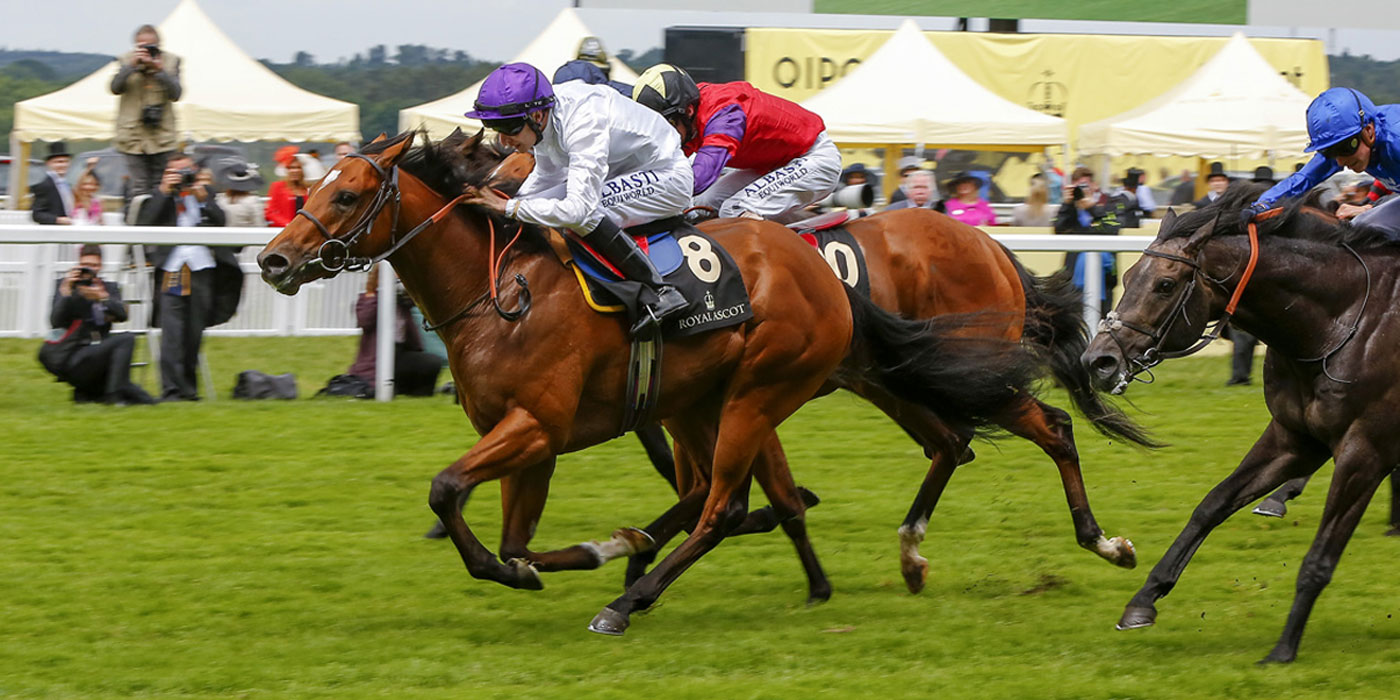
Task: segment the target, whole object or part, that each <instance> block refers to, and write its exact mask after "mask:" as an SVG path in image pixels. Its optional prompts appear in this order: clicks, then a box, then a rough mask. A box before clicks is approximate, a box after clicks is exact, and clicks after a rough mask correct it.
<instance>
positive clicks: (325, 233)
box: [292, 153, 530, 331]
mask: <svg viewBox="0 0 1400 700" xmlns="http://www.w3.org/2000/svg"><path fill="white" fill-rule="evenodd" d="M347 157H351V158H359V159H360V160H363V161H364V162H366V163H368V164H369V167H371V168H373V169H374V172H375V174H377V175H378V176H379V189H378V190H376V191H375V193H374V198H373V199H371V200H370V202H369V206H368V207H367V208H366V209H365V210H364V213H363V214H361V215H360V217H359V218H358V219H356V220H355V223H354V225H352V226H351V227H350V230H349V231H348V232H346V233H344V234H342V235H340V236H335V235H333V234H332V233H331V231H330V229H329V228H328V227H327V226H326V225H325V224H324V223H322V221H321V220H320V219H318V218H316V215H315V214H312V213H311V212H309V211H307V210H306V209H305V208H302V209H298V210H297V213H296V214H295V215H294V216H293V217H292V218H296V217H297V216H304V217H306V219H307V220H308V221H310V222H311V223H312V224H313V225H315V226H316V230H317V231H320V232H321V237H322V238H324V239H325V241H324V242H322V243H321V246H320V248H318V249H317V250H316V257H315V258H313V259H311V260H308V261H307V262H306V263H304V264H303V265H304V266H306V265H320V266H321V269H323V270H325V271H326V272H328V273H330V274H332V275H335V274H339V273H340V272H341V271H344V270H349V271H351V272H358V271H361V270H368V269H370V268H371V267H373V266H374V265H375V264H377V263H379V262H381V261H383V260H387V259H388V258H389V256H391V255H393V254H394V253H396V252H398V250H399V249H400V248H403V247H404V246H405V245H407V244H408V242H409V241H411V240H413V239H414V238H415V237H416V236H417V235H418V234H420V233H422V232H423V231H426V230H427V229H428V227H430V226H432V225H433V224H436V223H438V222H439V221H442V219H443V218H444V217H446V216H447V214H448V212H450V211H452V208H453V207H455V206H457V205H458V204H460V203H461V202H462V200H464V199H466V197H467V194H466V193H465V192H464V193H462V194H459V195H457V196H456V197H454V198H453V199H452V200H451V201H449V202H448V203H447V204H444V205H443V206H442V208H441V209H438V210H437V211H436V212H434V213H433V215H432V216H429V217H428V218H426V219H424V220H423V221H422V222H421V223H419V224H418V225H417V226H414V227H413V228H412V229H409V231H408V233H405V234H404V235H403V236H402V237H399V235H398V231H399V207H400V204H401V203H402V200H403V193H402V192H401V191H400V190H399V166H398V165H391V166H389V169H388V170H385V169H384V168H383V167H381V166H380V165H379V164H378V163H376V162H374V159H372V158H370V157H369V156H366V155H364V154H363V153H350V154H347ZM390 203H392V204H393V213H392V214H391V215H390V219H389V241H390V245H389V247H388V248H386V249H385V250H384V251H383V252H381V253H379V254H377V255H373V256H369V257H356V256H352V255H350V247H351V246H353V245H355V243H356V242H357V241H359V239H360V237H361V236H364V235H365V234H367V233H369V232H370V230H371V229H373V228H374V224H375V222H376V221H378V220H379V215H380V214H382V213H384V207H386V206H388V205H389V204H390ZM488 224H489V226H490V230H491V247H490V253H489V258H490V260H489V261H488V262H489V272H488V276H489V280H488V282H489V285H488V289H487V291H486V292H485V293H484V294H482V295H481V296H480V297H478V298H477V299H475V300H473V301H472V302H471V303H470V304H468V305H467V307H466V308H465V309H462V310H461V311H459V312H457V313H456V314H453V315H452V316H450V317H449V318H448V319H447V320H445V321H443V322H441V323H438V324H429V323H428V322H427V320H426V319H425V320H424V322H423V328H424V330H428V331H434V330H437V329H439V328H441V327H443V326H445V325H447V324H449V323H452V322H454V321H457V320H458V319H461V318H463V317H464V316H466V315H468V312H470V311H471V310H472V309H473V308H475V307H476V306H477V305H479V304H481V303H482V302H484V301H486V300H487V299H490V300H491V302H492V303H493V304H494V305H495V308H496V313H498V314H499V315H500V316H501V318H504V319H505V320H507V321H515V320H517V319H519V318H520V317H521V316H522V315H524V314H525V312H526V311H529V310H530V286H529V284H528V283H527V282H526V281H525V277H524V276H523V275H519V274H517V275H516V276H515V282H516V284H517V285H519V286H520V306H519V308H517V309H516V310H514V311H508V310H506V309H505V308H504V307H502V306H501V302H500V299H499V294H498V292H497V286H498V283H497V276H498V275H497V270H498V268H499V265H500V262H501V260H503V259H504V258H505V255H506V251H508V250H510V247H511V246H512V245H513V244H514V243H515V242H516V240H518V239H519V238H520V233H521V231H522V230H523V227H519V226H517V228H516V232H515V237H514V238H512V239H511V240H510V242H509V243H507V244H506V245H505V246H504V247H503V248H501V254H500V256H499V257H497V256H496V254H495V249H496V226H495V222H493V221H490V219H489V217H488Z"/></svg>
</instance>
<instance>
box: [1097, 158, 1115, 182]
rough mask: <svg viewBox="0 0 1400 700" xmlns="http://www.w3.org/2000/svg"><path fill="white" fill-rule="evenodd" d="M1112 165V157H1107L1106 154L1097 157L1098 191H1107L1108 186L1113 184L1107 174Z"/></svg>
mask: <svg viewBox="0 0 1400 700" xmlns="http://www.w3.org/2000/svg"><path fill="white" fill-rule="evenodd" d="M1112 165H1113V158H1112V156H1110V155H1108V154H1107V153H1105V154H1103V155H1101V156H1099V189H1102V190H1107V189H1108V188H1109V186H1110V184H1111V183H1112V182H1113V178H1112V177H1111V176H1110V175H1109V173H1108V169H1109V168H1110V167H1111V166H1112Z"/></svg>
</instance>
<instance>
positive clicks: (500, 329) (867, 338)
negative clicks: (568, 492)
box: [258, 132, 1030, 634]
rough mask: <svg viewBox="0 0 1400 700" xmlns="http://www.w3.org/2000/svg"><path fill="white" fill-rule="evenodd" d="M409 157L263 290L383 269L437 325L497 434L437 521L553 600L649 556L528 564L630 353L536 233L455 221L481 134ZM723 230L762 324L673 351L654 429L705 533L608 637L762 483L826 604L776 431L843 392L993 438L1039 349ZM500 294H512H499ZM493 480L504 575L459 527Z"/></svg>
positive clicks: (491, 432)
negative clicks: (676, 453)
mask: <svg viewBox="0 0 1400 700" xmlns="http://www.w3.org/2000/svg"><path fill="white" fill-rule="evenodd" d="M413 141H414V134H413V133H411V132H410V133H406V134H401V135H400V136H398V137H396V138H393V139H387V140H376V141H375V142H374V143H372V144H370V145H369V146H368V147H366V149H365V153H364V154H363V155H361V154H357V155H356V156H355V157H351V158H347V159H345V160H343V161H342V162H341V163H340V164H339V165H337V166H336V167H335V168H333V169H332V171H331V172H330V173H328V174H327V176H326V178H324V179H323V180H322V181H321V184H319V185H318V186H317V188H316V189H314V190H313V191H312V192H311V194H310V197H309V199H308V201H307V203H306V207H305V209H304V210H303V211H302V212H300V213H299V214H300V215H299V216H298V218H296V219H295V220H294V221H293V222H292V223H291V224H289V225H288V226H287V227H286V228H285V229H284V230H283V231H282V232H281V233H280V234H278V236H277V237H276V238H275V239H273V241H272V242H271V243H269V244H268V245H267V247H266V248H265V249H264V250H263V252H262V253H261V254H260V255H259V256H258V262H259V265H260V266H261V267H262V270H263V278H264V279H265V280H266V281H267V282H268V283H269V284H271V285H272V286H274V287H275V288H277V289H278V290H279V291H281V292H283V293H285V294H295V293H296V291H297V290H298V289H299V288H300V287H301V285H302V284H304V283H306V282H308V281H310V280H315V279H320V278H325V277H329V276H333V275H334V274H336V272H338V271H339V270H340V269H342V268H343V267H345V266H346V264H347V261H349V262H350V263H352V264H355V265H364V264H369V263H370V262H371V260H372V259H387V260H388V261H389V262H390V263H391V264H393V265H394V267H395V269H396V271H397V272H398V274H399V277H400V278H401V279H402V280H403V282H404V286H405V288H406V289H407V290H408V292H409V293H410V294H411V295H412V296H413V297H414V299H415V300H416V301H417V302H418V305H419V306H420V308H422V309H423V311H424V315H425V316H426V318H427V319H429V321H430V322H432V323H434V324H440V325H441V326H442V329H441V330H440V331H439V333H440V334H441V335H442V337H443V340H444V341H445V343H446V345H447V347H448V349H449V357H450V359H449V362H450V367H451V369H452V374H453V379H454V380H455V382H456V385H457V390H458V394H459V397H460V399H461V403H462V406H463V408H464V410H465V411H466V412H467V415H468V417H469V418H470V419H471V421H472V424H473V426H474V427H475V428H476V429H477V431H478V432H479V433H481V434H482V438H481V439H480V440H479V441H478V442H477V443H476V444H475V445H474V446H473V447H472V448H471V449H470V450H469V451H468V452H467V453H466V454H465V455H463V456H462V457H461V458H460V459H458V460H457V461H456V462H455V463H453V464H452V465H451V466H449V467H447V468H446V469H444V470H443V471H442V472H441V473H439V474H438V476H437V477H436V478H435V479H433V484H432V489H431V492H430V495H429V505H430V506H431V507H432V509H433V512H434V513H436V514H437V516H438V518H439V519H440V520H441V521H442V522H443V523H444V525H445V526H446V528H447V530H448V534H449V537H450V538H451V539H452V541H453V543H454V544H455V545H456V547H457V549H458V551H459V552H460V554H461V556H462V559H463V561H464V563H465V564H466V567H467V570H468V571H469V572H470V573H471V575H472V576H474V577H477V578H484V579H489V580H493V581H497V582H500V583H503V584H505V585H508V586H512V587H516V588H539V587H541V582H540V579H539V575H538V573H537V572H538V571H550V570H560V569H585V568H594V567H597V566H599V565H600V564H601V563H603V562H605V561H607V560H608V559H611V558H615V557H617V556H623V555H627V554H632V553H635V552H636V551H639V550H641V549H645V548H647V547H648V546H650V543H649V541H648V540H647V538H646V537H645V535H643V534H642V533H640V532H638V531H628V530H623V531H619V532H618V533H615V534H614V536H613V538H612V539H611V540H609V541H607V542H602V543H588V544H585V545H579V546H575V547H570V548H568V549H564V550H559V551H556V552H533V551H531V550H529V549H528V543H529V540H530V538H531V535H532V534H533V532H534V529H535V525H536V524H537V523H538V520H539V517H540V514H541V512H542V510H543V508H544V503H545V498H546V496H547V493H548V485H549V480H550V476H551V474H552V472H553V470H554V467H555V458H556V455H559V454H561V453H565V452H570V451H574V450H579V449H583V448H585V447H588V446H591V445H595V444H598V443H600V442H603V441H606V440H608V439H611V438H612V437H614V436H616V435H617V434H618V432H619V430H620V426H621V425H622V421H623V412H624V411H623V408H624V388H625V384H626V382H625V379H626V376H627V371H628V362H627V357H628V347H629V341H628V339H627V337H626V335H625V330H624V328H623V325H622V324H621V323H620V322H619V321H618V320H617V319H616V318H610V317H605V316H601V315H598V314H596V313H594V312H592V311H591V310H590V309H589V308H588V306H587V305H586V302H585V300H584V298H583V296H582V295H581V294H580V293H579V290H578V287H577V284H578V283H577V280H576V278H575V276H574V275H573V274H572V273H571V272H570V271H569V270H568V269H567V268H566V267H565V266H564V265H563V264H562V263H560V261H559V260H558V259H557V258H556V257H555V256H554V255H553V253H552V252H551V251H550V250H549V247H548V245H546V244H545V243H544V239H543V235H542V234H541V232H539V231H537V230H533V229H531V228H529V227H526V228H525V229H524V230H523V231H520V233H521V234H522V235H521V238H520V244H519V245H517V246H515V247H514V248H509V247H508V246H505V244H504V241H505V240H506V237H507V235H506V231H505V230H500V229H505V228H507V225H508V224H509V225H510V226H513V225H514V224H513V222H501V221H494V220H492V219H490V218H489V217H488V216H487V215H486V214H484V213H483V212H481V211H480V210H477V209H475V208H472V207H457V208H455V209H454V208H453V204H454V203H455V202H456V201H458V200H456V199H454V196H457V195H459V193H461V192H462V190H463V187H464V186H474V185H480V184H482V183H484V181H485V177H486V175H487V173H488V171H489V170H490V169H491V168H492V167H494V166H495V165H496V163H497V161H499V159H500V154H499V153H495V152H494V151H493V150H492V149H491V148H489V147H487V146H484V145H483V144H482V143H481V135H480V134H478V135H477V136H475V137H472V138H466V137H464V136H462V135H461V134H454V135H453V137H450V138H449V139H447V140H446V141H444V142H443V143H439V144H433V143H425V144H423V145H420V146H418V147H416V148H415V147H413V146H412V143H413ZM708 233H709V234H710V235H712V236H713V237H714V238H716V239H717V240H718V241H720V242H721V243H722V244H723V245H724V247H725V248H726V249H727V250H728V251H729V253H730V254H731V255H732V256H733V258H734V259H735V261H736V262H737V264H738V265H739V267H740V268H741V270H742V274H743V279H744V283H745V285H746V286H747V288H748V292H749V295H750V303H751V307H752V309H753V317H752V318H751V319H750V320H749V321H746V322H745V323H743V324H741V325H738V326H733V327H731V328H727V329H723V330H718V331H714V332H710V333H707V334H704V335H700V336H693V337H687V338H682V339H678V340H674V341H671V342H669V343H668V346H667V348H666V353H665V354H666V364H665V367H664V368H663V373H662V380H661V385H662V391H661V396H660V401H659V405H658V408H657V410H656V413H657V416H658V417H660V418H661V420H662V422H663V424H664V425H665V426H666V428H667V430H668V431H669V432H670V433H671V435H672V436H673V437H674V438H675V440H676V442H677V444H678V445H679V446H680V452H681V454H684V455H685V456H686V459H687V461H688V463H689V465H688V470H695V471H696V472H698V473H703V474H704V476H705V483H704V484H703V485H702V484H696V485H695V486H694V488H691V489H689V490H687V491H686V493H685V494H684V496H683V497H682V502H683V503H691V502H695V501H699V502H701V503H702V504H703V506H702V510H701V513H700V517H699V521H698V524H697V525H696V526H695V528H694V530H693V531H692V533H691V534H690V536H689V537H688V538H687V539H686V540H685V541H684V542H683V543H682V544H681V545H680V546H678V547H677V548H676V549H675V550H673V551H672V552H671V553H670V554H668V555H667V556H666V558H665V559H664V560H663V561H662V562H661V563H660V564H659V565H657V566H656V567H655V568H654V569H653V570H652V571H651V572H650V573H649V574H647V575H646V576H644V577H643V578H641V579H640V580H638V581H637V582H636V583H635V585H633V586H631V587H629V588H628V590H627V591H626V593H624V594H623V595H622V596H621V597H619V598H618V599H617V600H615V601H613V602H612V603H610V604H609V605H608V607H606V608H604V609H603V611H601V612H600V613H599V614H598V616H597V617H595V618H594V621H593V623H592V625H590V628H591V629H593V630H594V631H598V632H604V633H610V634H621V633H622V632H623V631H624V630H625V629H626V627H627V625H628V623H629V616H630V614H631V613H632V612H634V611H636V610H639V609H644V608H646V607H648V606H650V605H651V604H652V603H653V602H654V601H655V600H656V599H657V597H658V596H659V595H660V594H661V593H662V591H664V590H665V588H666V587H667V586H668V585H670V583H672V582H673V581H674V580H675V579H676V577H678V576H679V575H680V574H681V573H683V572H684V571H685V570H686V569H687V568H688V567H689V566H690V565H691V564H693V563H694V562H695V561H696V560H697V559H698V558H699V557H700V556H702V555H703V554H705V553H706V552H708V551H709V550H710V549H712V548H713V547H714V546H716V545H717V544H718V543H719V541H720V540H721V539H722V538H723V537H724V535H725V533H726V532H728V531H729V530H731V529H733V528H734V527H736V526H737V525H738V524H739V523H741V522H742V521H743V519H744V517H745V515H746V509H747V491H748V484H749V482H750V479H753V480H756V481H758V483H759V485H760V486H761V487H762V488H763V489H764V492H765V493H766V494H767V495H768V497H769V498H770V500H771V501H772V502H773V505H774V506H775V507H776V509H777V510H778V512H779V513H780V514H781V515H782V521H783V523H782V524H783V529H784V531H785V533H787V534H788V535H789V536H790V537H791V538H792V539H793V541H794V543H795V544H796V545H797V547H798V551H799V554H800V557H801V559H802V562H803V565H804V567H805V568H806V571H807V575H808V579H809V591H810V594H811V597H812V598H814V599H822V598H824V597H825V596H826V595H828V594H829V592H830V587H829V584H827V582H826V579H825V577H824V575H823V574H822V572H821V568H820V565H819V564H818V563H817V560H816V555H815V554H814V553H813V551H812V549H811V545H810V543H809V542H808V541H807V537H806V532H805V527H804V526H803V522H802V514H803V509H804V505H803V502H802V500H801V496H800V493H799V492H798V490H797V487H796V486H795V485H794V484H793V481H792V476H791V474H790V473H789V472H788V469H787V464H786V462H785V461H784V460H783V459H782V453H781V448H780V447H779V446H778V444H777V438H776V433H775V432H774V429H775V428H776V427H777V425H778V424H779V423H780V422H782V420H783V419H785V418H786V417H787V416H788V415H790V414H791V413H792V412H793V411H795V410H796V409H797V408H798V407H799V406H801V405H802V404H803V403H804V402H806V401H807V400H809V399H811V398H812V396H813V395H814V394H816V392H817V391H818V390H819V389H821V388H822V386H823V385H824V384H825V383H826V382H827V381H828V379H829V378H831V377H833V376H839V377H841V378H843V380H844V381H845V382H847V383H854V382H862V383H866V384H869V385H871V386H877V387H880V390H881V391H882V392H884V393H886V394H889V395H892V396H899V397H901V398H903V399H904V400H908V401H913V402H917V403H920V404H924V405H937V406H939V410H940V413H941V414H942V415H946V416H949V417H950V418H951V421H952V422H953V424H954V425H955V426H956V427H957V429H959V430H970V429H972V428H973V427H975V426H977V425H980V424H981V423H982V416H983V415H985V413H986V412H987V411H988V409H989V408H990V407H992V406H994V405H995V404H996V402H997V401H998V400H999V395H1000V394H1005V393H1007V392H1014V391H1017V390H1019V389H1020V387H1021V386H1023V385H1024V383H1025V382H1026V381H1028V380H1029V376H1030V368H1029V366H1028V363H1027V362H1026V361H1025V359H1024V353H1022V352H1020V351H1019V350H1017V348H1016V347H1015V346H1014V345H1012V344H1009V343H999V344H996V343H985V342H984V343H968V342H965V341H961V340H957V339H953V338H949V337H948V336H949V335H950V334H949V333H947V332H945V331H941V330H940V328H939V327H938V326H937V324H933V323H923V324H920V323H914V322H910V321H904V320H901V319H899V318H897V317H894V316H892V315H890V314H886V313H883V312H881V311H880V310H879V309H877V308H875V307H874V306H873V305H871V304H869V302H867V301H864V300H862V299H860V298H859V297H850V296H848V295H847V293H846V290H845V288H844V285H842V284H841V283H840V282H839V281H838V280H836V279H835V278H834V277H833V276H832V275H831V274H830V273H829V272H828V271H827V269H826V267H825V263H824V262H823V261H822V259H821V256H819V255H816V254H815V253H814V252H813V251H812V250H811V248H810V247H808V246H807V244H806V243H804V242H802V241H801V240H799V239H798V238H796V237H794V236H792V234H791V233H790V232H789V231H788V230H787V229H785V228H783V227H782V226H780V225H777V224H773V223H769V222H753V221H741V220H733V221H729V222H726V223H724V224H722V225H717V226H714V227H712V228H710V229H709V230H708ZM498 234H499V237H498ZM509 235H510V236H514V235H515V233H514V232H512V233H510V234H509ZM507 248H508V250H507ZM498 251H499V252H498ZM496 279H501V280H511V279H513V280H516V282H514V283H510V284H507V285H506V286H505V287H504V288H503V289H502V291H501V292H500V294H499V295H498V294H497V292H496V290H497V285H496V284H494V280H496ZM526 285H528V288H527V286H526ZM527 289H528V291H527ZM527 295H528V296H527ZM527 298H528V299H529V300H532V303H530V304H528V306H527V305H526V302H527ZM527 308H528V310H527ZM949 325H951V324H949ZM838 369H839V370H840V373H839V374H838ZM497 479H499V480H501V481H502V487H501V497H502V499H503V518H504V523H503V532H502V543H501V559H502V560H501V561H498V560H497V559H496V557H495V556H494V555H493V554H492V553H491V551H490V550H488V549H487V548H486V547H485V546H484V545H483V544H482V543H481V542H480V541H479V540H478V539H477V538H476V536H475V535H474V534H473V533H472V531H471V529H470V528H469V527H468V526H467V523H466V521H465V519H464V517H463V513H462V509H463V506H464V505H465V503H466V499H467V497H468V496H469V495H470V494H471V492H472V490H473V489H474V488H475V487H476V486H477V485H479V484H481V483H483V482H486V481H492V480H497Z"/></svg>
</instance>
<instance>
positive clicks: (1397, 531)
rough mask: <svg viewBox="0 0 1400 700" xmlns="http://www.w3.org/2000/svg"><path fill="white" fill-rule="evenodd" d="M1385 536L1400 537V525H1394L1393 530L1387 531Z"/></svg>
mask: <svg viewBox="0 0 1400 700" xmlns="http://www.w3.org/2000/svg"><path fill="white" fill-rule="evenodd" d="M1385 536H1386V537H1400V525H1392V526H1391V528H1390V529H1389V530H1386V531H1385Z"/></svg>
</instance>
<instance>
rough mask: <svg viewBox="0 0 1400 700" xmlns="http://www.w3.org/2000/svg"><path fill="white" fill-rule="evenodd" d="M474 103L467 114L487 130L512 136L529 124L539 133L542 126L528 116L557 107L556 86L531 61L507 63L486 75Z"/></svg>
mask: <svg viewBox="0 0 1400 700" xmlns="http://www.w3.org/2000/svg"><path fill="white" fill-rule="evenodd" d="M475 106H476V109H474V110H472V111H470V112H467V113H466V114H465V115H464V116H466V117H468V118H471V119H477V120H480V121H481V123H482V124H484V125H485V126H486V128H488V129H491V130H493V131H499V132H501V133H503V134H509V135H512V136H513V135H515V134H518V133H520V130H521V129H523V128H525V126H526V125H527V124H528V125H529V126H530V129H531V130H532V131H534V132H535V135H536V136H539V135H540V128H539V126H538V125H537V124H535V122H534V121H533V120H531V119H528V118H527V115H529V114H530V113H532V112H538V111H540V110H542V109H548V108H550V107H553V106H554V86H552V85H550V84H549V78H547V77H545V74H544V73H541V72H540V69H538V68H536V67H534V66H532V65H530V64H528V63H507V64H505V65H503V66H501V67H500V68H497V69H496V70H494V71H492V72H491V75H488V76H486V80H485V81H484V82H482V84H481V91H480V92H478V93H477V96H476V105H475Z"/></svg>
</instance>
